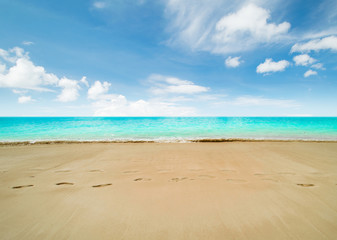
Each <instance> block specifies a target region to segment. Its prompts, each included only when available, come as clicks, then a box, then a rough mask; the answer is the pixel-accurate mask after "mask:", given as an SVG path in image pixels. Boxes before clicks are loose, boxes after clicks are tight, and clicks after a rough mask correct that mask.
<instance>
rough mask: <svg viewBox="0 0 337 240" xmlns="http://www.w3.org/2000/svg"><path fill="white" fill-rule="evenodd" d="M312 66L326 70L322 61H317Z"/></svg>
mask: <svg viewBox="0 0 337 240" xmlns="http://www.w3.org/2000/svg"><path fill="white" fill-rule="evenodd" d="M311 67H312V68H316V69H321V70H325V68H324V67H323V64H322V63H316V64H313V65H311Z"/></svg>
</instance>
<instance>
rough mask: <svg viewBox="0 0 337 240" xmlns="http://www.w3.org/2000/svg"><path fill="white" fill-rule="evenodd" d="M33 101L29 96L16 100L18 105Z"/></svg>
mask: <svg viewBox="0 0 337 240" xmlns="http://www.w3.org/2000/svg"><path fill="white" fill-rule="evenodd" d="M33 101H35V100H34V99H32V97H31V96H21V97H19V98H18V103H28V102H33Z"/></svg>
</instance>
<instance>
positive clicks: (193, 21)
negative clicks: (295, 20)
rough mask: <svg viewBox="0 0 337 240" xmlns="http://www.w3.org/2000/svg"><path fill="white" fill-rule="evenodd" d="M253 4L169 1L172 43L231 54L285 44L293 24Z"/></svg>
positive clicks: (169, 26) (167, 10)
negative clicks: (275, 21) (272, 19)
mask: <svg viewBox="0 0 337 240" xmlns="http://www.w3.org/2000/svg"><path fill="white" fill-rule="evenodd" d="M249 2H250V3H249ZM253 2H255V1H235V2H233V1H216V0H215V1H175V0H169V1H167V5H166V15H167V18H168V20H169V25H168V31H169V32H171V33H172V37H171V39H170V40H169V43H170V44H173V45H183V46H185V47H190V48H191V49H192V50H201V51H209V52H212V53H216V54H227V53H235V52H240V51H245V50H250V49H253V48H255V47H256V46H258V45H259V44H264V43H271V42H278V41H281V40H282V39H283V38H284V36H285V35H286V34H287V33H288V30H289V29H290V23H288V22H286V21H284V22H281V23H274V22H272V21H271V13H270V11H269V10H268V9H265V8H263V7H260V6H258V5H256V4H254V3H253ZM260 2H261V1H260Z"/></svg>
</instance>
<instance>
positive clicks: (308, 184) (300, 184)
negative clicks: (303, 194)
mask: <svg viewBox="0 0 337 240" xmlns="http://www.w3.org/2000/svg"><path fill="white" fill-rule="evenodd" d="M296 185H298V186H301V187H314V186H315V184H312V183H297V184H296Z"/></svg>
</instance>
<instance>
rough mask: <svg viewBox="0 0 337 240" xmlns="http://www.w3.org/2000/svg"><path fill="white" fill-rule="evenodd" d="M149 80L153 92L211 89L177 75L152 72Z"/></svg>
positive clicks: (197, 91)
mask: <svg viewBox="0 0 337 240" xmlns="http://www.w3.org/2000/svg"><path fill="white" fill-rule="evenodd" d="M147 81H148V82H149V83H150V84H151V85H153V86H152V87H151V89H150V91H151V92H152V93H153V94H157V95H158V94H197V93H203V92H207V91H209V88H208V87H204V86H199V85H196V84H194V83H193V82H191V81H188V80H182V79H179V78H176V77H171V76H163V75H159V74H152V75H150V76H149V77H148V79H147Z"/></svg>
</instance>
